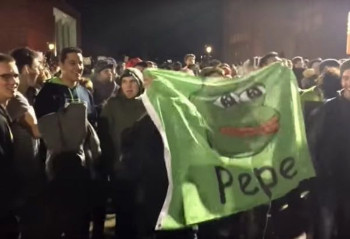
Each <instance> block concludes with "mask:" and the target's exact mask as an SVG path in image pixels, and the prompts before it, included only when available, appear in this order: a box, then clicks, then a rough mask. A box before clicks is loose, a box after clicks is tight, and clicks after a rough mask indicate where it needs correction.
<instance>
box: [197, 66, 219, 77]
mask: <svg viewBox="0 0 350 239" xmlns="http://www.w3.org/2000/svg"><path fill="white" fill-rule="evenodd" d="M212 74H219V75H220V76H222V77H224V76H225V71H224V70H223V69H221V68H219V67H213V66H208V67H205V68H203V69H202V71H201V73H200V75H201V76H202V77H209V76H211V75H212Z"/></svg>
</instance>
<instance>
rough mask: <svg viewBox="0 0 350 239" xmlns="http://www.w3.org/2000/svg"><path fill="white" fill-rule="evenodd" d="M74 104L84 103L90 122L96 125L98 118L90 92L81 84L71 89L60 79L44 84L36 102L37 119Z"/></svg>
mask: <svg viewBox="0 0 350 239" xmlns="http://www.w3.org/2000/svg"><path fill="white" fill-rule="evenodd" d="M72 102H83V103H84V104H85V105H86V108H87V114H88V120H89V122H90V123H91V124H92V125H95V123H96V121H97V116H96V112H95V109H94V106H93V98H92V96H91V94H90V93H89V91H88V90H87V89H86V88H84V87H83V86H81V85H80V84H77V86H75V87H74V88H69V87H67V86H66V85H64V84H63V83H62V81H61V80H60V79H59V78H58V77H54V78H52V79H50V80H48V82H46V83H45V84H44V86H43V88H42V89H41V91H40V92H39V94H38V96H37V98H36V100H35V103H34V109H35V113H36V115H37V117H38V118H41V117H42V116H44V115H47V114H49V113H54V112H57V111H59V110H60V109H63V108H65V107H66V106H67V105H68V104H69V103H72Z"/></svg>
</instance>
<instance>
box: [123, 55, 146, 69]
mask: <svg viewBox="0 0 350 239" xmlns="http://www.w3.org/2000/svg"><path fill="white" fill-rule="evenodd" d="M139 62H142V60H141V59H140V58H138V57H137V58H132V59H130V60H129V61H128V62H127V63H126V64H125V67H126V68H130V67H135V65H136V64H137V63H139Z"/></svg>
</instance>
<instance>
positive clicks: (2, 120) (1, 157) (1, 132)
mask: <svg viewBox="0 0 350 239" xmlns="http://www.w3.org/2000/svg"><path fill="white" fill-rule="evenodd" d="M9 122H10V121H9V117H8V115H7V112H6V110H5V109H4V108H3V107H2V106H0V164H1V166H0V218H1V217H2V216H4V215H6V214H8V213H9V212H10V211H11V209H12V206H13V205H12V203H13V199H14V193H15V188H16V183H15V176H14V167H13V137H12V133H11V129H10V126H9Z"/></svg>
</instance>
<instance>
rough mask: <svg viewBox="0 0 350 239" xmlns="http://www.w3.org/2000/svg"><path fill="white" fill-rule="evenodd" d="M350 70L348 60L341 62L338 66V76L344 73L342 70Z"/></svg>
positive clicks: (349, 61)
mask: <svg viewBox="0 0 350 239" xmlns="http://www.w3.org/2000/svg"><path fill="white" fill-rule="evenodd" d="M346 70H350V60H347V61H344V62H343V64H342V65H341V66H340V76H341V77H342V76H343V74H344V71H346Z"/></svg>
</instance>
